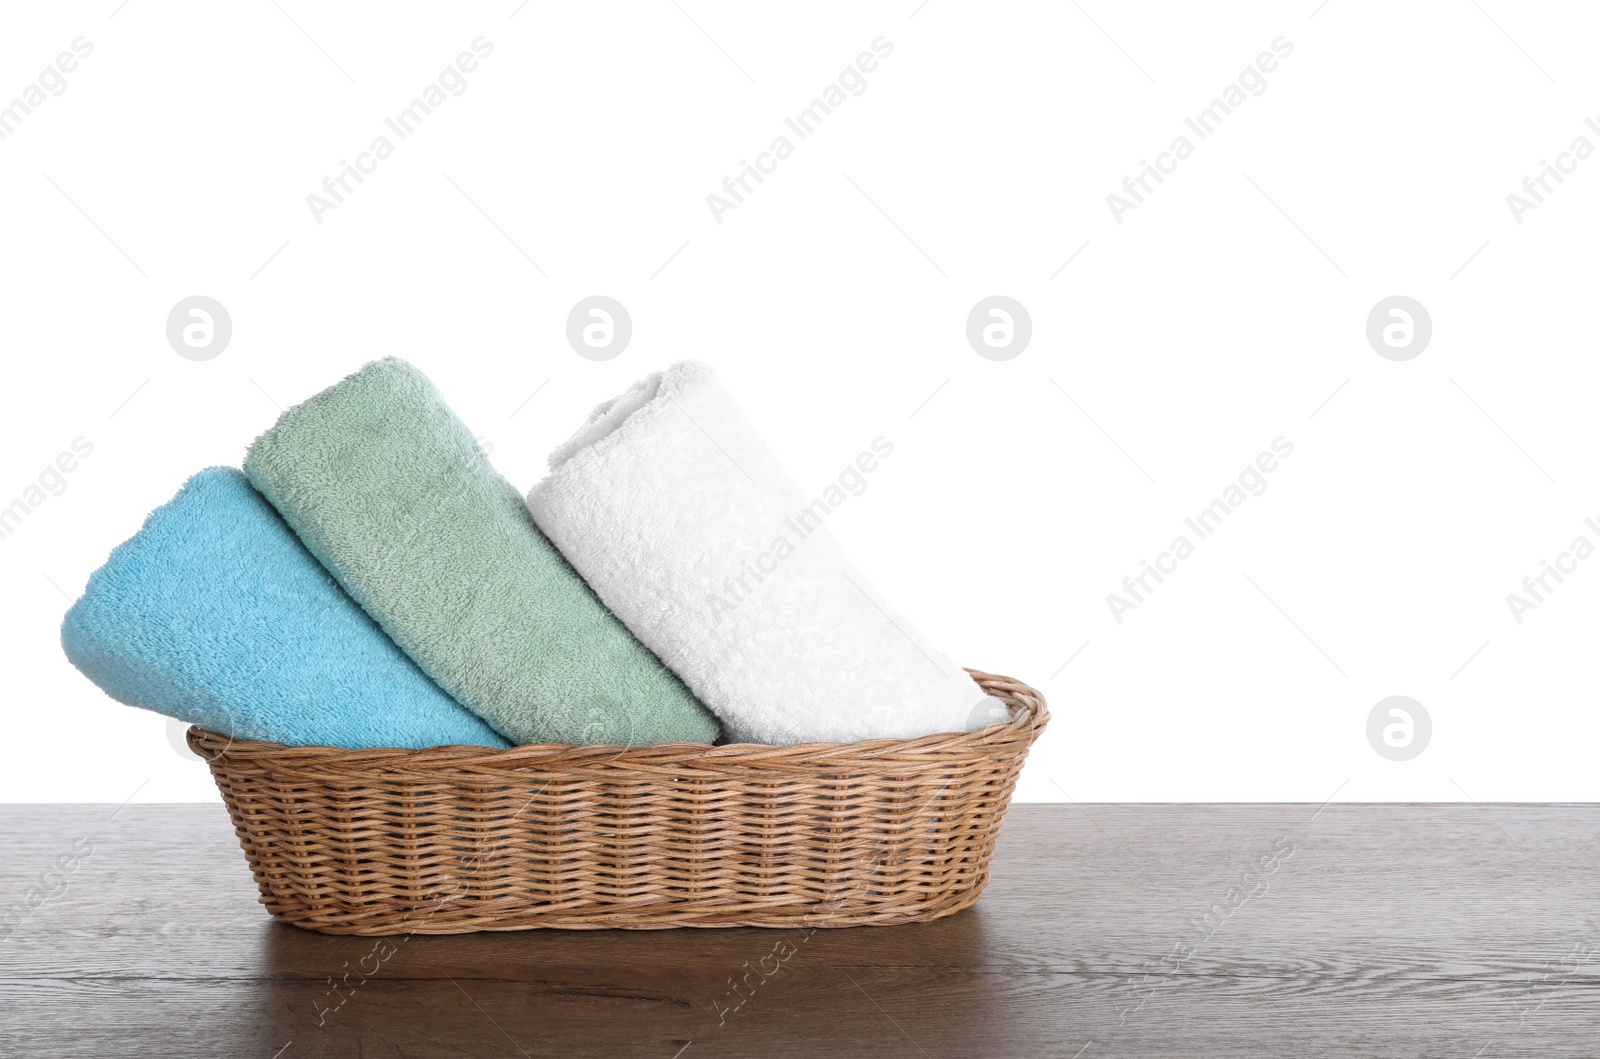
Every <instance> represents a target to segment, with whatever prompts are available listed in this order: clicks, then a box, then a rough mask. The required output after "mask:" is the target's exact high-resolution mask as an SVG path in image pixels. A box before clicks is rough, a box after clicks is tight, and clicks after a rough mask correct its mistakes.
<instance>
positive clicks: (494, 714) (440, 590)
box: [245, 357, 718, 746]
mask: <svg viewBox="0 0 1600 1059" xmlns="http://www.w3.org/2000/svg"><path fill="white" fill-rule="evenodd" d="M245 473H246V474H248V475H249V476H250V481H251V482H252V483H253V484H254V485H255V487H256V488H257V489H259V490H261V492H262V493H263V494H265V495H266V497H267V499H268V500H270V501H272V503H273V505H274V506H275V507H276V508H277V509H278V511H279V512H281V513H282V515H283V517H284V519H285V520H286V521H287V522H288V523H289V525H291V526H292V527H294V530H295V532H296V533H298V534H299V535H300V539H301V540H302V541H304V542H305V544H306V546H307V547H308V548H310V549H311V552H312V554H313V555H315V556H316V557H317V558H318V559H320V560H322V564H323V565H324V566H326V567H327V568H328V569H329V570H330V571H331V572H332V573H333V574H334V576H335V577H337V578H338V579H339V582H340V584H342V585H343V586H344V588H345V590H346V591H348V592H349V593H350V594H351V595H352V596H354V597H355V599H356V601H357V602H358V603H360V604H361V605H362V606H363V607H365V608H366V610H367V613H369V614H371V615H372V616H373V617H374V618H375V619H377V621H378V623H379V624H380V625H382V626H383V627H384V629H385V630H387V631H388V633H389V635H390V636H391V637H393V638H394V641H395V642H396V643H398V644H399V645H400V646H401V648H403V649H404V650H405V652H406V653H407V654H409V655H410V656H411V657H412V658H413V659H414V660H415V661H416V662H417V664H418V665H419V666H421V667H422V669H423V671H424V672H426V673H427V674H428V675H429V676H431V677H432V678H433V679H434V680H435V681H437V682H438V684H439V686H440V687H442V688H444V689H445V690H446V691H448V692H449V693H450V694H451V695H453V696H455V698H456V700H457V701H458V702H460V703H461V704H462V705H464V706H466V707H467V708H468V709H470V710H472V711H473V712H475V713H477V714H478V716H480V717H482V718H484V719H485V720H487V721H488V722H489V723H490V724H492V725H493V726H494V727H495V728H496V729H497V730H499V731H500V732H502V733H504V734H505V735H507V736H509V737H510V738H512V739H513V740H515V741H516V742H518V743H578V744H584V743H611V744H619V745H626V746H649V745H653V744H656V743H671V742H710V741H711V740H713V739H715V738H716V736H717V733H718V728H717V723H716V718H714V717H713V716H712V715H711V714H710V713H708V712H707V711H706V709H705V708H704V707H703V706H701V705H700V704H699V703H698V702H696V701H695V699H694V696H693V695H691V694H690V693H689V690H688V689H687V688H685V687H684V686H683V683H682V682H681V681H680V680H679V679H678V678H677V677H676V676H675V675H673V673H672V672H671V670H669V669H667V668H666V667H665V666H663V665H662V664H661V662H660V661H659V660H658V659H656V658H655V657H654V656H653V655H651V654H650V652H649V651H648V650H646V649H645V648H644V647H643V646H641V645H640V644H639V642H638V641H637V640H635V639H634V638H633V636H632V635H631V634H629V632H628V630H627V629H626V628H625V627H624V626H623V624H622V623H621V622H620V621H618V620H617V618H616V617H615V616H613V615H612V614H611V613H610V612H609V611H607V610H606V608H605V607H604V606H603V605H602V604H601V602H600V601H599V599H597V598H596V597H595V594H594V593H593V592H592V591H590V589H589V587H588V586H587V585H585V584H584V583H583V579H582V578H581V577H579V576H578V574H577V573H576V572H575V571H574V570H573V569H572V567H571V566H570V565H568V564H567V561H566V560H565V559H563V558H562V556H561V553H560V552H558V551H557V550H556V549H555V547H554V545H552V544H551V543H550V542H549V541H548V540H546V539H545V536H544V534H542V533H540V532H539V528H538V527H537V526H535V525H534V523H533V519H532V518H531V517H529V515H528V511H527V508H526V507H525V506H524V504H523V502H522V497H521V496H520V495H519V494H518V492H517V490H516V489H515V488H513V487H512V485H511V484H510V483H509V482H507V481H506V480H505V479H504V478H502V477H501V476H500V475H499V474H498V473H496V472H495V470H494V468H493V467H492V466H490V464H489V461H488V458H487V457H486V456H485V455H484V453H483V450H482V449H481V448H479V447H478V443H477V441H475V440H474V438H473V436H472V432H471V431H470V430H468V429H467V427H466V425H465V424H464V423H462V422H461V420H459V419H457V418H456V416H455V414H454V413H452V412H451V411H450V409H449V407H447V406H446V405H445V403H444V399H443V398H442V397H440V396H439V392H438V391H437V390H436V389H434V387H433V384H432V383H431V382H429V381H428V379H427V377H426V376H425V375H423V374H422V373H421V372H420V371H418V370H417V369H416V368H414V367H412V366H411V365H410V364H407V363H406V362H405V361H403V360H398V359H395V358H393V357H391V358H388V359H385V360H379V361H374V362H372V363H371V364H368V365H367V366H366V367H364V368H362V369H361V370H360V371H358V372H356V373H355V374H354V375H351V376H350V377H348V378H346V379H344V380H343V381H342V382H340V383H338V384H336V385H334V386H332V387H330V388H329V389H327V390H324V391H323V392H322V393H319V394H317V395H316V396H315V397H312V398H311V399H310V400H308V401H306V402H305V403H303V404H300V405H297V406H296V407H294V408H291V409H289V411H287V412H285V413H284V414H283V416H282V417H281V418H280V419H279V420H278V422H277V424H276V425H275V426H273V428H272V429H271V430H269V431H267V432H266V433H265V434H263V435H262V436H261V437H260V438H258V439H257V440H256V442H255V444H253V445H252V446H251V447H250V452H249V455H248V456H247V457H246V459H245Z"/></svg>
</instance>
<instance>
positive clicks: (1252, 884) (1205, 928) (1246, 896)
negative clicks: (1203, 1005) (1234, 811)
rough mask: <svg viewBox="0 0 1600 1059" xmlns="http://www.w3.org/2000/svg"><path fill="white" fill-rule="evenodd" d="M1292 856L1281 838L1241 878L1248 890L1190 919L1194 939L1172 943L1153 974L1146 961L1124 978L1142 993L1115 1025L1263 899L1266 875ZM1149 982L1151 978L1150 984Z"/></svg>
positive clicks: (1231, 891) (1232, 890)
mask: <svg viewBox="0 0 1600 1059" xmlns="http://www.w3.org/2000/svg"><path fill="white" fill-rule="evenodd" d="M1294 854H1295V844H1294V840H1293V839H1291V838H1290V837H1289V836H1287V835H1284V836H1282V837H1280V838H1279V839H1278V841H1277V842H1276V843H1275V844H1274V846H1273V848H1272V849H1271V850H1269V851H1268V852H1266V853H1263V854H1262V855H1261V856H1260V857H1258V858H1257V859H1256V870H1255V871H1254V872H1251V871H1246V872H1245V873H1244V874H1243V876H1242V877H1241V878H1240V882H1242V883H1244V884H1245V886H1248V887H1249V889H1246V888H1245V886H1232V887H1229V888H1228V892H1227V893H1226V894H1224V895H1223V897H1222V900H1221V901H1217V902H1214V903H1213V904H1212V905H1211V907H1210V908H1207V909H1206V910H1205V911H1204V912H1202V913H1201V914H1200V915H1198V916H1195V917H1193V918H1192V919H1191V920H1190V921H1189V923H1190V925H1191V926H1192V927H1193V928H1194V931H1195V937H1194V939H1193V940H1192V941H1191V942H1183V941H1178V942H1175V943H1173V946H1172V952H1171V953H1169V954H1168V955H1166V956H1163V957H1161V959H1160V960H1159V961H1158V962H1159V963H1160V965H1161V966H1160V967H1159V968H1158V969H1157V970H1156V971H1154V972H1152V971H1151V970H1150V961H1148V960H1146V961H1145V963H1144V973H1143V974H1142V975H1139V976H1138V977H1137V978H1134V977H1129V978H1128V979H1127V981H1128V982H1129V983H1137V984H1138V986H1140V987H1142V988H1143V989H1144V993H1143V995H1142V996H1140V997H1139V1002H1138V1003H1137V1004H1133V1005H1130V1006H1127V1007H1123V1008H1121V1009H1119V1010H1118V1011H1117V1024H1118V1025H1119V1026H1120V1025H1122V1024H1124V1023H1126V1022H1127V1021H1128V1016H1129V1015H1134V1014H1137V1013H1138V1011H1139V1009H1140V1008H1142V1007H1144V1006H1145V1004H1146V1003H1148V1002H1149V1000H1150V998H1151V997H1153V996H1155V995H1156V991H1157V990H1159V989H1160V988H1161V987H1162V986H1164V985H1166V983H1167V981H1168V980H1169V979H1170V978H1171V977H1172V976H1173V975H1175V974H1177V973H1178V972H1179V971H1181V970H1183V965H1184V964H1185V963H1188V962H1189V961H1190V960H1192V959H1193V958H1194V957H1195V956H1196V955H1197V954H1198V953H1199V952H1200V949H1201V947H1202V946H1204V945H1205V944H1206V943H1207V942H1209V941H1210V940H1211V939H1212V938H1213V937H1215V936H1216V933H1217V931H1219V930H1221V929H1222V925H1223V924H1224V923H1226V922H1227V921H1228V920H1230V919H1232V918H1233V917H1234V914H1235V913H1237V912H1238V911H1239V909H1241V908H1243V907H1244V906H1245V903H1246V902H1247V901H1249V900H1250V899H1251V898H1252V897H1262V896H1265V894H1266V892H1267V891H1268V890H1269V889H1271V884H1269V883H1268V882H1267V876H1268V875H1273V874H1275V873H1276V872H1277V871H1278V869H1279V868H1281V867H1282V866H1283V862H1284V861H1286V860H1288V859H1290V858H1291V857H1293V856H1294ZM1152 979H1154V981H1153V982H1152Z"/></svg>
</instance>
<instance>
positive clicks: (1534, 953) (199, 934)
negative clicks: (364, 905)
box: [0, 805, 1600, 1059]
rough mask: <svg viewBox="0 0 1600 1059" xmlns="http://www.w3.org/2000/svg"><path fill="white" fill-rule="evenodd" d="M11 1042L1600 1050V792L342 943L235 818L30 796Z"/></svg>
mask: <svg viewBox="0 0 1600 1059" xmlns="http://www.w3.org/2000/svg"><path fill="white" fill-rule="evenodd" d="M0 909H3V910H7V912H6V913H0V1055H3V1056H7V1057H11V1056H18V1057H32V1056H50V1057H76V1056H96V1057H99V1056H106V1055H154V1056H169V1057H173V1059H178V1057H189V1056H194V1057H201V1056H204V1057H207V1059H214V1057H219V1056H221V1057H233V1056H239V1057H260V1059H303V1057H310V1056H408V1057H431V1056H472V1057H489V1056H546V1055H549V1056H626V1057H631V1056H641V1057H658V1059H703V1057H711V1056H766V1057H775V1059H781V1057H789V1056H794V1057H800V1056H805V1057H814V1056H872V1057H874V1059H889V1057H899V1056H908V1057H918V1056H922V1057H930V1059H931V1057H934V1056H939V1057H944V1056H951V1057H955V1056H961V1057H967V1056H1004V1057H1010V1056H1017V1057H1033V1056H1063V1057H1068V1059H1071V1057H1079V1056H1081V1057H1083V1059H1099V1057H1102V1056H1183V1057H1197V1059H1198V1057H1207V1056H1283V1057H1298V1056H1308V1057H1309V1056H1316V1057H1326V1056H1339V1057H1366V1056H1408V1057H1409V1056H1429V1057H1434V1056H1437V1057H1460V1059H1496V1057H1505V1056H1530V1057H1535V1056H1536V1057H1540V1059H1548V1057H1554V1056H1595V1055H1600V806H1590V805H1581V806H1579V805H1555V806H1522V805H1484V806H1481V807H1479V806H1474V805H1329V806H1327V807H1326V808H1322V809H1320V810H1319V808H1318V807H1317V806H1306V805H1252V806H1242V805H1084V806H1082V807H1078V806H1040V805H1018V806H1014V807H1012V809H1011V810H1010V813H1009V814H1008V816H1007V820H1006V826H1005V830H1004V833H1003V835H1002V838H1001V843H1000V850H999V853H998V855H997V858H996V861H995V866H994V877H993V882H992V883H991V884H990V887H989V889H988V891H987V892H986V893H985V894H984V897H983V899H982V900H981V901H980V902H979V903H978V905H977V906H976V907H975V908H972V909H969V910H968V911H965V912H961V913H958V914H957V915H955V916H952V917H950V918H947V919H944V920H940V921H938V922H935V923H929V924H923V925H917V926H909V927H891V928H872V927H863V928H853V929H847V930H819V931H815V932H811V933H809V934H807V933H806V932H804V931H793V930H789V931H776V930H760V929H733V930H677V931H665V932H647V933H633V932H623V931H603V932H573V933H568V932H559V931H535V932H524V933H515V934H476V935H461V936H445V937H428V936H423V935H416V936H413V937H410V938H409V939H407V938H403V937H396V938H390V939H376V938H359V937H356V938H352V937H326V936H322V935H317V934H310V933H306V932H303V931H300V930H298V929H296V928H293V927H288V926H283V925H281V924H277V923H274V922H272V921H271V920H270V919H269V918H268V917H267V916H266V914H265V912H264V911H263V910H262V908H261V906H260V905H259V904H258V903H257V901H256V892H255V886H254V883H253V882H252V880H251V878H250V874H249V872H248V870H247V869H246V867H245V863H244V857H243V855H242V854H241V853H240V851H239V849H238V846H237V843H236V840H235V838H234V835H233V831H232V828H231V826H230V824H229V823H228V820H227V817H226V814H225V813H224V812H223V810H222V808H221V806H146V805H131V806H128V807H126V808H124V809H121V810H120V811H119V810H118V809H117V807H115V806H3V807H0Z"/></svg>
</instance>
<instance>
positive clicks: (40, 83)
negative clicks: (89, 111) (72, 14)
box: [0, 37, 94, 140]
mask: <svg viewBox="0 0 1600 1059" xmlns="http://www.w3.org/2000/svg"><path fill="white" fill-rule="evenodd" d="M68 47H69V48H70V49H71V50H70V51H63V52H62V53H61V54H59V55H57V56H56V57H55V61H54V62H52V63H51V64H50V65H49V66H46V67H45V68H44V70H43V71H41V72H40V74H39V76H38V77H36V78H34V80H33V82H32V83H31V84H26V85H23V86H22V91H21V92H18V93H17V97H16V98H15V99H13V100H12V101H11V102H10V103H7V104H6V105H5V106H3V107H0V140H4V139H5V138H6V137H8V136H11V135H13V134H15V133H16V131H17V129H18V127H19V126H21V124H22V122H23V120H24V119H25V118H27V117H28V115H30V114H32V113H33V112H34V111H35V110H38V109H39V108H40V107H42V106H44V101H45V100H46V99H48V98H49V96H46V95H45V93H46V92H48V93H49V94H50V96H59V95H61V94H62V93H64V92H65V91H66V90H67V75H68V74H70V73H72V72H73V71H75V70H76V69H77V68H78V60H80V59H87V58H88V57H89V56H91V55H93V54H94V43H93V42H92V41H90V40H89V39H88V38H87V37H74V38H73V39H72V43H71V44H70V45H68Z"/></svg>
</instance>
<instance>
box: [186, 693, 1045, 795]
mask: <svg viewBox="0 0 1600 1059" xmlns="http://www.w3.org/2000/svg"><path fill="white" fill-rule="evenodd" d="M967 672H968V673H970V674H971V675H972V678H973V680H974V681H976V682H977V684H978V686H979V687H981V688H982V689H983V690H984V691H985V692H987V693H988V694H989V695H992V696H994V697H995V698H998V699H1000V700H1001V701H1002V702H1004V703H1006V704H1007V705H1008V706H1009V707H1011V719H1010V720H1009V721H998V722H996V723H994V724H990V725H985V726H984V727H982V728H978V729H974V730H973V731H970V732H939V733H934V734H931V735H925V736H920V737H918V738H916V739H870V740H865V741H862V742H857V743H820V742H815V743H795V744H792V745H790V746H771V745H768V744H765V743H729V744H726V745H723V746H715V745H713V744H711V743H659V744H656V745H654V746H645V747H625V746H615V745H605V744H596V745H590V746H574V745H571V744H566V743H529V744H526V745H523V746H513V747H508V748H505V749H500V748H496V747H487V746H459V745H453V746H435V747H427V748H424V749H419V750H413V749H407V748H403V747H371V748H360V749H351V748H348V747H331V746H284V745H282V744H280V743H268V742H258V741H254V740H248V739H235V738H232V737H230V736H227V735H223V734H220V733H217V732H212V731H208V730H206V729H204V728H200V727H198V726H193V725H191V726H190V728H189V730H188V733H187V741H188V744H189V747H190V748H191V749H192V750H193V751H194V752H195V753H196V754H198V755H200V757H201V758H203V759H205V760H206V761H207V762H208V763H211V764H213V765H219V766H225V765H226V764H228V763H229V762H237V763H240V764H243V763H245V762H247V761H251V760H255V761H259V762H261V763H263V764H266V763H268V762H270V763H272V764H273V765H276V766H290V767H293V766H296V765H298V766H310V767H317V766H326V765H336V766H339V767H340V768H341V769H349V768H352V767H360V766H364V765H365V766H377V767H390V768H400V769H407V768H415V767H430V766H431V767H441V766H456V767H462V768H465V769H467V770H469V771H474V772H476V771H479V770H482V771H486V772H500V771H505V770H520V769H525V768H528V767H534V766H537V767H540V768H543V769H549V768H550V767H552V766H573V767H581V768H594V767H597V766H609V767H611V768H616V769H622V770H644V771H655V770H660V769H662V768H663V767H669V766H677V767H681V766H683V765H693V764H695V763H696V762H704V763H705V764H706V765H708V766H712V767H724V766H727V765H730V764H741V765H760V766H765V767H770V768H780V769H781V768H783V767H785V766H805V767H808V768H811V767H815V766H817V765H826V764H830V763H832V764H838V765H844V764H848V763H850V762H859V761H864V760H873V759H883V758H898V759H903V760H904V762H905V763H907V764H915V763H917V762H928V761H931V760H935V759H940V760H948V759H950V758H952V757H956V758H970V757H972V756H973V755H974V754H981V756H984V757H992V756H994V755H995V754H996V753H997V752H1004V751H1006V750H1012V751H1020V752H1022V753H1026V752H1027V749H1028V747H1030V746H1031V745H1032V744H1033V741H1034V740H1035V739H1037V738H1038V736H1039V734H1040V733H1041V732H1042V731H1043V730H1044V728H1045V726H1046V725H1047V724H1048V723H1049V721H1050V710H1049V707H1048V706H1047V705H1046V703H1045V698H1044V696H1043V695H1042V694H1041V693H1040V692H1039V691H1037V690H1036V689H1034V688H1032V687H1029V686H1028V685H1027V684H1024V683H1022V681H1020V680H1017V679H1015V678H1013V677H1007V676H1001V675H999V674H994V673H987V672H984V671H982V670H978V669H970V668H969V669H967Z"/></svg>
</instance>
